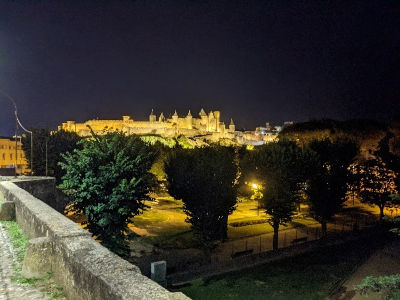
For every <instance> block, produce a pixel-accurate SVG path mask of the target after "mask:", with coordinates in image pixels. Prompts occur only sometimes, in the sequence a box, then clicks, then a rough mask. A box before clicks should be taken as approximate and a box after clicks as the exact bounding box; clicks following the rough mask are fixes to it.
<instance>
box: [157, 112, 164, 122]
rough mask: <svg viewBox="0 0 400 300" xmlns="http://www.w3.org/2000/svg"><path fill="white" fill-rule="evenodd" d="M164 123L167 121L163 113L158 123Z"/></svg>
mask: <svg viewBox="0 0 400 300" xmlns="http://www.w3.org/2000/svg"><path fill="white" fill-rule="evenodd" d="M164 121H165V117H164V113H161V114H160V116H159V117H158V122H164Z"/></svg>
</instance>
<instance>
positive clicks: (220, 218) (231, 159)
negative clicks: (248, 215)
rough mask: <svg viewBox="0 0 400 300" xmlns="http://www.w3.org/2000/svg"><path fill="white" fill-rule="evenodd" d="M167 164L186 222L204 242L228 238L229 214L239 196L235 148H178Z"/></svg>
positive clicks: (173, 192)
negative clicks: (180, 200) (181, 203)
mask: <svg viewBox="0 0 400 300" xmlns="http://www.w3.org/2000/svg"><path fill="white" fill-rule="evenodd" d="M164 168H165V173H166V174H167V180H168V191H169V193H170V194H171V196H173V197H174V198H175V199H182V201H183V204H184V206H183V209H184V212H185V213H186V215H187V219H186V222H188V223H190V224H191V226H192V228H193V230H194V232H195V233H196V234H198V235H199V236H200V238H201V241H202V242H203V245H205V246H207V245H209V244H212V242H213V241H214V240H224V239H226V238H227V224H228V216H229V215H230V214H231V213H232V212H233V211H234V209H235V206H236V197H237V186H238V184H237V176H238V168H237V164H236V162H235V149H234V148H231V147H223V146H218V145H212V146H209V147H202V148H194V149H182V148H175V149H174V151H173V152H172V154H171V155H169V157H168V159H167V161H166V163H165V166H164Z"/></svg>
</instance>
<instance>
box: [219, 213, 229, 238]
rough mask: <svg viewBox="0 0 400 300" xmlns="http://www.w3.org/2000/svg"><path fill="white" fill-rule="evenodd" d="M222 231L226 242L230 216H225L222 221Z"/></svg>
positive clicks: (222, 236)
mask: <svg viewBox="0 0 400 300" xmlns="http://www.w3.org/2000/svg"><path fill="white" fill-rule="evenodd" d="M222 222H223V223H222V226H221V229H222V232H221V240H222V241H223V242H225V241H226V240H227V239H228V216H224V218H223V221H222Z"/></svg>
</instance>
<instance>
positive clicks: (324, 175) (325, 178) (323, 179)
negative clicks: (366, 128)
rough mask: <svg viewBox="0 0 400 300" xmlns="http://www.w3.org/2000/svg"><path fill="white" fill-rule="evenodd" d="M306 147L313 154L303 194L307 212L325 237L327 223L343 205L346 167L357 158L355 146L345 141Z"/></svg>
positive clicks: (347, 179) (347, 175) (347, 180)
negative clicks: (317, 223) (308, 210)
mask: <svg viewBox="0 0 400 300" xmlns="http://www.w3.org/2000/svg"><path fill="white" fill-rule="evenodd" d="M308 146H309V148H310V149H311V151H312V152H313V153H314V160H313V163H312V164H311V165H310V166H309V171H310V173H309V174H310V176H309V178H308V181H307V184H306V188H305V193H306V195H307V198H308V201H309V205H310V212H311V214H312V215H313V217H314V218H315V219H316V220H317V221H318V222H319V223H320V224H321V228H322V234H323V236H326V232H327V228H326V227H327V222H328V221H330V220H331V219H332V217H333V216H334V215H335V214H336V213H338V212H339V211H340V210H341V209H342V207H343V204H344V202H345V201H346V193H347V187H348V184H350V182H351V181H352V177H353V176H352V173H351V172H350V170H349V166H350V164H351V163H352V162H353V161H354V159H355V157H356V155H357V154H358V145H357V143H355V142H354V141H352V140H348V139H336V140H334V141H331V140H329V139H325V140H313V141H311V142H310V143H309V145H308Z"/></svg>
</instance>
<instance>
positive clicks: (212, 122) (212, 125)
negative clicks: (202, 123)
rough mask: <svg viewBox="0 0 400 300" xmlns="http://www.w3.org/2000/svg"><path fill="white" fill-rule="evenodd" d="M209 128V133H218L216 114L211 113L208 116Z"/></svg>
mask: <svg viewBox="0 0 400 300" xmlns="http://www.w3.org/2000/svg"><path fill="white" fill-rule="evenodd" d="M207 123H208V126H207V131H216V130H215V128H216V126H215V125H216V124H215V118H214V113H213V112H212V111H210V113H209V114H208V122H207Z"/></svg>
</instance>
